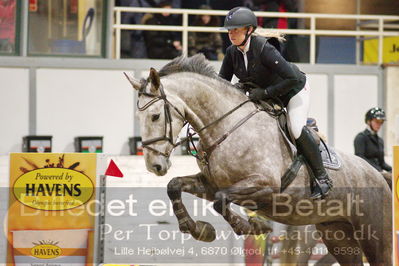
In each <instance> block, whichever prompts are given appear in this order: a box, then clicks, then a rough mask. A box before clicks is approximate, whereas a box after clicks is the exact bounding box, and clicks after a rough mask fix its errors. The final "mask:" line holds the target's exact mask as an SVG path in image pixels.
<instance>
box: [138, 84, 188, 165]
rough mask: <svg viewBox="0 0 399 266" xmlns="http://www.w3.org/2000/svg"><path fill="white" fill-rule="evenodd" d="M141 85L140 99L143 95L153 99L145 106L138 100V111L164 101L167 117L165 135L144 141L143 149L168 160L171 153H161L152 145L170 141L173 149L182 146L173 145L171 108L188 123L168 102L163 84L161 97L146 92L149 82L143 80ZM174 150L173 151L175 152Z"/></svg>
mask: <svg viewBox="0 0 399 266" xmlns="http://www.w3.org/2000/svg"><path fill="white" fill-rule="evenodd" d="M140 83H141V89H140V91H139V97H140V96H141V95H144V96H147V97H151V98H153V99H152V100H151V101H149V102H148V103H146V104H145V105H144V106H139V101H138V100H137V109H138V110H139V111H144V110H146V109H147V108H148V107H150V106H151V105H153V104H154V103H156V102H158V101H160V100H162V101H163V102H164V108H163V109H164V115H165V127H164V128H165V132H164V135H163V136H162V137H157V138H152V139H149V140H145V141H142V145H143V148H145V149H148V150H151V151H153V152H155V153H157V154H159V155H162V156H165V157H166V158H168V157H169V156H170V153H171V152H168V151H166V152H161V151H159V150H157V149H155V148H153V147H151V146H150V145H151V144H154V143H155V142H158V141H168V142H169V143H170V144H171V145H172V146H173V149H174V148H176V146H178V145H180V142H179V143H173V130H172V122H173V120H172V115H171V114H170V107H172V108H173V109H175V110H176V112H177V113H178V114H179V115H180V116H181V117H182V119H183V121H184V123H186V119H185V118H184V116H183V115H182V113H181V112H180V111H179V109H177V108H176V106H174V105H173V104H172V103H171V102H169V101H168V99H167V98H166V94H165V91H164V89H163V85H162V84H160V86H159V92H160V95H159V96H158V95H155V94H151V93H147V92H145V88H146V87H147V84H148V80H145V79H141V80H140ZM168 125H169V136H168V133H167V128H168ZM173 149H172V150H171V151H173Z"/></svg>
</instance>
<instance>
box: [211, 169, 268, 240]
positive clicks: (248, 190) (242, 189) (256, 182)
mask: <svg viewBox="0 0 399 266" xmlns="http://www.w3.org/2000/svg"><path fill="white" fill-rule="evenodd" d="M273 192H274V191H273V188H271V187H270V185H268V184H265V180H264V178H262V177H261V176H251V177H249V178H246V179H245V180H242V181H240V182H237V183H236V184H234V185H233V186H231V187H229V188H227V189H223V190H221V191H218V192H217V193H216V195H215V203H214V205H213V207H214V209H215V210H216V211H217V212H218V213H220V214H221V215H222V216H223V218H224V219H225V220H226V221H227V222H228V223H229V224H230V225H231V227H232V228H233V230H234V232H235V233H236V234H238V235H260V234H265V233H269V232H271V231H272V228H271V227H270V225H269V221H268V220H267V219H265V218H262V217H259V216H254V217H250V218H249V219H248V220H245V219H244V218H242V217H241V216H239V215H238V214H236V213H235V212H234V211H232V210H231V209H230V206H229V204H230V203H235V204H237V205H240V206H243V207H246V208H247V209H250V210H257V209H258V208H259V207H260V206H262V205H263V204H267V202H268V200H267V199H268V198H269V197H270V196H271V195H272V193H273Z"/></svg>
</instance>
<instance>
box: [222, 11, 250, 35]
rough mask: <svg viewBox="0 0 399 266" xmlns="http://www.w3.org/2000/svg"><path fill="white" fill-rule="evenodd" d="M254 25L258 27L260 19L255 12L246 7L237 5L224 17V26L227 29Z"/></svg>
mask: <svg viewBox="0 0 399 266" xmlns="http://www.w3.org/2000/svg"><path fill="white" fill-rule="evenodd" d="M249 26H252V27H254V29H256V27H258V21H257V19H256V16H255V14H254V12H252V10H251V9H249V8H246V7H242V6H239V7H235V8H233V9H232V10H230V11H229V13H227V16H226V18H225V19H224V25H223V28H225V29H227V30H232V29H236V28H242V27H249Z"/></svg>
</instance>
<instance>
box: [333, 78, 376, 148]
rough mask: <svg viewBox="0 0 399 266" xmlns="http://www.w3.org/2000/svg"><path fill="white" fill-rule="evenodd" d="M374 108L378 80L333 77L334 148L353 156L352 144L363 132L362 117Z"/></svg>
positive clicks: (364, 126)
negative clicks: (358, 134) (357, 135)
mask: <svg viewBox="0 0 399 266" xmlns="http://www.w3.org/2000/svg"><path fill="white" fill-rule="evenodd" d="M375 106H378V76H376V75H335V76H334V144H335V145H334V146H335V147H336V148H337V149H339V150H341V151H345V152H348V153H352V154H353V153H354V147H353V140H354V138H355V136H356V134H357V133H359V132H360V131H362V130H364V129H365V128H366V125H365V123H364V115H365V113H366V112H367V110H369V109H370V108H372V107H375Z"/></svg>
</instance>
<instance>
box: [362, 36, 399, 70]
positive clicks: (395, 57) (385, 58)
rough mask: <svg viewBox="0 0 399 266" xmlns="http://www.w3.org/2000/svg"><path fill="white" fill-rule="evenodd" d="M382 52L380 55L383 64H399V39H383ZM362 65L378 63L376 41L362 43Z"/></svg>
mask: <svg viewBox="0 0 399 266" xmlns="http://www.w3.org/2000/svg"><path fill="white" fill-rule="evenodd" d="M383 46H384V50H383V53H382V62H383V63H398V62H399V37H385V38H384V41H383ZM363 51H364V52H363V62H364V63H371V64H374V63H378V39H373V40H366V41H364V49H363Z"/></svg>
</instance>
